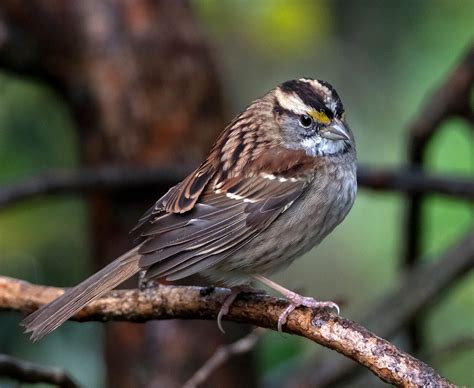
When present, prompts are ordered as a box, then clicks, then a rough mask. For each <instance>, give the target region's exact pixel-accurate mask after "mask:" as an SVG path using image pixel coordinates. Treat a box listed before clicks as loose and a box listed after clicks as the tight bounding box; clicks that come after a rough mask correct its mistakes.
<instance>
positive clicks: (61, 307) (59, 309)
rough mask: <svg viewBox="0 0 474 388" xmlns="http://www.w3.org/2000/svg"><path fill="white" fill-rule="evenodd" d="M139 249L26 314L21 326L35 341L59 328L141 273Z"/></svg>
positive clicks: (131, 251) (124, 255) (133, 250)
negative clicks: (86, 307) (96, 300)
mask: <svg viewBox="0 0 474 388" xmlns="http://www.w3.org/2000/svg"><path fill="white" fill-rule="evenodd" d="M137 252H138V247H136V248H134V249H132V250H130V251H128V252H127V253H125V254H123V255H122V256H120V257H119V258H117V259H115V260H114V261H113V262H112V263H110V264H109V265H107V266H106V267H104V268H102V269H101V270H100V271H99V272H97V273H95V274H94V275H92V276H91V277H90V278H88V279H86V280H84V281H83V282H82V283H80V284H78V285H77V286H76V287H74V288H71V289H69V290H67V291H66V292H65V293H64V294H63V295H61V296H60V297H59V298H57V299H55V300H53V301H52V302H50V303H48V304H46V305H44V306H43V307H41V308H40V309H38V310H36V311H35V312H34V313H32V314H30V315H28V316H27V317H26V318H25V319H24V320H23V322H22V323H21V325H22V326H24V327H25V332H26V333H31V339H32V340H33V341H37V340H39V339H41V338H43V337H44V336H45V335H47V334H49V333H51V332H52V331H53V330H55V329H57V328H58V327H59V326H61V325H62V324H63V323H64V322H65V321H66V320H68V319H69V318H70V317H72V316H73V315H74V314H75V313H77V312H78V311H79V310H81V309H82V308H83V307H84V306H85V305H87V304H88V303H89V302H91V301H93V300H94V299H97V298H99V297H100V296H102V295H104V294H105V293H106V292H107V291H110V290H111V289H113V288H114V287H116V286H118V285H119V284H120V283H123V282H124V281H125V280H127V279H129V278H131V277H132V276H133V275H135V274H136V273H137V272H139V271H140V267H139V266H138V259H139V258H140V255H139V254H138V253H137Z"/></svg>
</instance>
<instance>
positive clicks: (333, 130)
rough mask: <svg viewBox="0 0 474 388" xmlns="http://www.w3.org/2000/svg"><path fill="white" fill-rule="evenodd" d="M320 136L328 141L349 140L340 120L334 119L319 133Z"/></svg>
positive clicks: (347, 132)
mask: <svg viewBox="0 0 474 388" xmlns="http://www.w3.org/2000/svg"><path fill="white" fill-rule="evenodd" d="M319 134H320V136H322V137H324V138H326V139H330V140H350V139H351V138H350V136H349V131H348V129H347V127H346V126H345V125H344V123H343V122H342V121H341V120H338V119H335V120H334V121H333V122H332V123H331V124H330V125H328V126H327V127H325V128H323V129H322V130H321V131H320V133H319Z"/></svg>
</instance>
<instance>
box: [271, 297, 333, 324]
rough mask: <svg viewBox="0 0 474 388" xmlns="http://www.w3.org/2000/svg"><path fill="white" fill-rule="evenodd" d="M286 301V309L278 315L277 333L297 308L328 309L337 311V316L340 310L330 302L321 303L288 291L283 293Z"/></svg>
mask: <svg viewBox="0 0 474 388" xmlns="http://www.w3.org/2000/svg"><path fill="white" fill-rule="evenodd" d="M284 296H285V298H286V299H288V302H289V305H288V307H287V308H286V309H285V310H284V311H283V312H282V313H281V314H280V316H279V317H278V326H277V327H278V331H279V332H280V333H281V332H282V327H283V325H284V324H285V323H286V322H287V320H288V316H289V315H290V314H291V313H292V312H293V311H294V310H295V309H296V308H298V307H301V306H304V307H308V308H311V309H323V308H330V309H334V310H336V311H337V313H338V314H339V312H340V309H339V306H338V305H337V304H336V303H334V302H331V301H328V302H322V301H319V300H316V299H313V298H311V297H308V296H302V295H299V294H297V293H296V292H293V291H290V290H288V292H287V293H284Z"/></svg>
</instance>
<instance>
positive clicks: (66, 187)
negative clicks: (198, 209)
mask: <svg viewBox="0 0 474 388" xmlns="http://www.w3.org/2000/svg"><path fill="white" fill-rule="evenodd" d="M191 170H192V167H191V166H173V167H169V168H130V167H98V168H94V169H81V170H76V171H65V170H57V171H50V172H48V173H44V174H40V175H38V176H34V177H29V178H25V179H24V180H21V181H19V182H16V183H11V184H9V185H8V184H4V185H3V186H2V188H0V209H2V208H6V207H8V206H11V205H14V204H16V203H19V202H21V201H25V200H30V199H33V198H38V197H44V196H49V195H58V194H84V193H90V192H98V191H107V190H127V189H142V188H144V187H150V188H152V189H153V190H155V191H156V192H157V194H158V193H159V192H163V191H165V190H167V189H168V188H169V187H171V186H172V185H174V184H176V183H177V182H178V181H179V180H180V179H182V178H183V177H184V176H185V174H186V173H189V172H190V171H191ZM358 180H359V185H360V186H361V187H364V188H367V189H369V190H375V191H396V192H402V193H420V192H424V193H431V194H439V195H444V196H448V197H454V198H458V199H465V200H470V201H473V200H474V182H473V181H472V179H470V178H469V177H462V176H458V177H448V176H442V175H434V174H426V173H421V172H419V171H410V170H398V169H374V168H369V167H364V166H360V167H359V172H358Z"/></svg>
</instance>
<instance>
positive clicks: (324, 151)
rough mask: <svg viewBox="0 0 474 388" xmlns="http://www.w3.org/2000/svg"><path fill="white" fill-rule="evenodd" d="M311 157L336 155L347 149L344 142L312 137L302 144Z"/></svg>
mask: <svg viewBox="0 0 474 388" xmlns="http://www.w3.org/2000/svg"><path fill="white" fill-rule="evenodd" d="M301 145H302V146H303V148H304V150H305V152H306V154H308V155H309V156H325V155H334V154H338V153H340V152H342V151H343V150H344V148H345V147H346V145H345V143H344V141H343V140H329V139H325V138H323V137H320V136H311V137H308V138H306V139H304V140H303V141H302V142H301Z"/></svg>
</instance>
